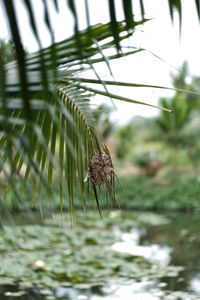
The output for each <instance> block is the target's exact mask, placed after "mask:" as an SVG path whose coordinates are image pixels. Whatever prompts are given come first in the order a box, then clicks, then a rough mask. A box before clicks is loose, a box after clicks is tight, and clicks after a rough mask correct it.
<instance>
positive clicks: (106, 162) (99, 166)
mask: <svg viewBox="0 0 200 300" xmlns="http://www.w3.org/2000/svg"><path fill="white" fill-rule="evenodd" d="M113 173H114V166H113V163H112V159H111V157H110V156H109V155H106V154H96V155H93V156H92V158H91V160H90V165H89V178H90V180H91V182H92V183H93V184H94V185H95V186H99V185H101V184H103V183H106V182H108V180H109V179H110V178H111V176H112V174H113Z"/></svg>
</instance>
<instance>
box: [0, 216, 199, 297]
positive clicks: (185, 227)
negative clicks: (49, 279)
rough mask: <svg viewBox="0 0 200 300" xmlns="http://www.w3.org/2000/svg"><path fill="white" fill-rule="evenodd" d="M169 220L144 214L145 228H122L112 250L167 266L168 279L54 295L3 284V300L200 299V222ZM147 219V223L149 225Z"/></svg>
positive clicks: (57, 291)
mask: <svg viewBox="0 0 200 300" xmlns="http://www.w3.org/2000/svg"><path fill="white" fill-rule="evenodd" d="M165 217H166V218H161V219H160V215H159V214H157V215H156V214H152V215H151V214H145V213H141V215H140V219H142V218H143V223H144V224H143V225H142V226H140V227H139V228H136V227H135V226H134V227H133V228H132V229H131V230H130V231H129V232H124V231H123V230H122V229H121V228H120V224H119V226H118V227H116V228H115V234H116V236H119V237H120V241H119V242H116V243H114V244H113V245H112V250H113V251H116V252H124V253H129V254H130V255H134V256H142V257H145V258H148V259H149V260H151V261H154V262H155V263H159V264H161V265H162V266H163V267H165V266H166V267H168V272H167V275H165V276H163V277H160V276H158V278H154V279H152V280H146V279H145V277H144V278H143V279H142V280H141V281H139V282H137V281H134V280H127V281H123V282H120V280H119V281H118V282H113V283H112V282H111V281H110V282H109V283H108V284H105V285H96V286H95V285H93V286H91V287H88V286H85V287H84V286H83V287H82V288H73V287H60V288H59V289H55V290H54V291H53V293H52V291H49V290H48V289H47V290H45V289H42V290H38V289H25V290H19V289H18V288H17V287H16V286H6V285H4V286H0V299H1V300H10V299H19V300H25V299H30V300H32V299H34V300H44V299H45V300H46V299H48V300H53V299H70V300H100V299H104V300H117V299H118V300H119V299H126V300H131V299H134V300H162V299H165V300H173V299H174V300H175V299H177V300H178V299H179V300H197V299H200V253H199V249H200V232H199V226H200V217H199V215H198V214H170V215H165ZM145 218H147V219H148V220H147V221H148V222H145ZM150 218H152V220H150ZM20 220H21V219H20ZM163 220H164V221H163ZM26 222H27V220H26ZM31 223H33V221H32V219H31ZM145 223H146V225H145ZM147 223H148V225H147ZM169 266H171V267H169ZM176 266H177V268H176Z"/></svg>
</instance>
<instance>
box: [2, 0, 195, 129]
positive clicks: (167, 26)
mask: <svg viewBox="0 0 200 300" xmlns="http://www.w3.org/2000/svg"><path fill="white" fill-rule="evenodd" d="M58 2H59V8H60V12H59V14H58V13H56V12H55V10H54V9H53V1H52V0H47V3H48V5H49V10H50V13H51V21H52V26H53V28H54V33H55V39H56V41H61V40H63V39H65V38H66V37H68V36H70V35H71V34H72V33H73V18H72V16H71V14H70V12H69V9H68V8H67V6H66V3H67V1H65V0H59V1H58ZM121 2H122V1H121V0H116V1H115V3H116V6H117V13H118V19H119V20H122V19H123V14H122V7H121ZM133 2H134V6H133V8H134V12H135V18H136V19H137V18H138V19H139V18H140V15H139V9H138V4H139V1H133ZM144 2H145V8H146V14H145V17H146V18H150V19H151V20H150V21H148V22H147V23H146V24H145V25H142V26H140V27H138V28H137V30H136V31H135V33H134V34H133V37H132V38H130V39H129V40H128V41H127V45H128V46H134V47H142V48H145V49H147V51H145V52H142V53H140V54H134V55H132V56H131V57H126V58H122V59H120V60H118V61H116V60H115V61H114V62H111V68H112V72H113V75H114V77H111V76H110V74H109V71H108V69H107V67H106V65H105V64H98V66H97V67H96V71H97V72H98V74H99V75H100V76H101V77H102V78H103V79H111V80H116V81H125V82H126V81H127V82H132V83H141V84H152V85H162V86H169V87H171V86H172V84H171V74H172V73H173V74H178V72H179V69H180V67H181V65H182V63H183V61H185V60H186V61H188V64H189V70H190V74H191V75H196V76H200V70H199V69H200V68H199V53H200V38H199V37H200V24H199V22H198V18H197V14H196V10H195V4H194V3H195V1H191V0H190V1H187V0H183V1H182V3H183V21H182V31H181V36H180V34H179V29H180V28H179V22H178V16H177V15H175V19H174V23H173V24H172V22H171V19H170V15H169V9H168V1H167V0H165V1H160V0H151V1H149V0H145V1H144ZM22 3H23V1H22V0H15V1H14V4H15V6H16V9H17V15H18V22H19V25H20V29H21V36H22V37H23V40H22V41H23V44H24V46H25V48H26V49H27V50H28V51H29V52H34V51H36V50H37V49H38V45H37V42H36V41H35V39H34V37H33V35H32V32H31V30H30V26H29V21H28V18H27V14H26V10H25V8H24V6H23V4H22ZM76 3H77V4H78V5H77V7H78V16H79V21H80V28H84V27H86V22H85V20H86V18H85V10H84V0H76ZM32 4H33V7H34V11H35V16H36V17H37V23H38V28H39V32H40V37H41V40H42V43H43V46H48V45H50V44H51V38H50V36H49V33H48V30H47V28H46V25H45V23H44V20H43V13H44V11H43V4H42V1H41V0H34V1H32ZM106 7H107V0H101V1H94V0H89V8H90V15H91V23H92V24H96V23H100V22H101V23H105V22H108V21H109V15H108V10H107V9H106ZM0 20H1V26H0V38H8V37H9V31H8V29H7V26H6V21H5V18H4V11H3V5H2V0H0ZM85 76H86V77H88V78H89V76H90V77H91V76H92V77H94V74H91V72H90V73H88V74H85ZM108 89H109V91H110V92H111V93H115V94H120V95H122V96H125V97H129V98H132V99H134V100H138V101H143V102H147V103H150V104H154V105H156V104H158V99H159V98H160V97H170V96H172V95H173V93H172V92H170V91H164V90H160V89H159V90H158V89H151V88H116V87H109V88H108ZM102 101H103V102H106V103H109V104H110V100H109V99H106V98H104V97H101V96H95V98H94V100H93V101H92V103H93V104H94V105H96V104H99V103H102ZM115 105H116V109H115V110H114V113H113V114H112V120H114V121H115V122H116V123H118V124H121V123H126V122H127V121H128V120H130V119H131V118H132V117H133V116H135V115H139V116H145V117H152V116H156V115H157V114H158V113H159V110H157V109H155V108H150V107H145V106H142V105H135V104H129V103H125V102H119V101H117V100H115Z"/></svg>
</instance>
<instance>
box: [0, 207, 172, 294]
mask: <svg viewBox="0 0 200 300" xmlns="http://www.w3.org/2000/svg"><path fill="white" fill-rule="evenodd" d="M69 219H70V217H69V215H67V216H66V218H65V220H68V221H64V227H61V226H60V225H61V223H60V222H61V219H60V216H56V217H55V218H54V219H45V220H44V221H43V224H42V225H19V226H18V227H17V228H16V227H10V226H6V227H5V232H3V233H0V252H1V258H2V260H3V261H4V264H3V265H1V266H0V284H16V283H17V284H18V285H19V286H20V287H21V288H33V287H35V288H40V289H41V288H50V289H51V290H53V289H55V288H58V287H60V286H75V287H79V286H80V287H81V285H82V284H87V286H92V285H99V284H103V283H105V282H107V283H108V282H115V281H118V280H120V281H121V282H123V281H127V280H128V279H134V280H141V279H142V278H143V277H144V276H145V278H146V279H148V280H149V279H151V278H155V277H156V278H159V277H163V276H167V274H168V272H171V271H172V267H170V266H162V265H159V263H152V262H151V261H150V260H149V259H145V258H143V257H140V256H135V255H130V254H125V253H119V252H116V251H114V250H112V249H111V246H112V245H113V244H114V243H116V242H120V241H122V240H121V235H120V236H119V235H118V234H117V233H116V232H115V230H116V228H118V227H120V230H121V232H129V231H130V230H131V229H132V228H133V226H139V227H140V226H144V224H151V222H153V221H152V220H154V217H153V216H152V215H151V214H149V219H148V215H146V214H145V215H144V216H143V218H142V215H141V214H140V215H139V214H133V213H129V214H121V213H120V212H119V211H113V212H112V213H111V216H110V217H108V216H106V215H105V216H104V218H103V220H100V219H99V216H98V214H94V213H92V214H89V213H88V214H87V215H84V214H79V215H78V216H77V223H76V224H75V225H74V227H73V229H70V228H69V227H70V222H69ZM155 219H156V218H155ZM156 220H157V219H156ZM157 221H159V222H160V223H161V224H162V223H165V222H166V218H164V217H162V216H160V218H158V220H157ZM66 227H68V229H66ZM177 269H178V268H177ZM175 270H176V268H175V267H174V271H175Z"/></svg>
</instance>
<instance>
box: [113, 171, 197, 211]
mask: <svg viewBox="0 0 200 300" xmlns="http://www.w3.org/2000/svg"><path fill="white" fill-rule="evenodd" d="M120 181H121V183H122V186H123V189H124V192H123V191H122V190H121V189H120V187H118V188H117V197H118V199H119V203H120V205H121V207H122V208H123V209H133V210H134V209H139V210H141V209H142V210H148V209H150V210H155V211H159V210H161V211H188V212H190V211H200V181H199V178H198V177H197V176H193V177H185V178H184V177H183V178H178V179H177V180H176V181H173V182H170V181H167V180H165V181H164V183H162V182H161V183H159V182H156V181H155V182H154V181H152V180H150V179H149V178H148V177H146V176H139V177H135V176H134V177H132V176H126V177H123V178H120Z"/></svg>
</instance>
